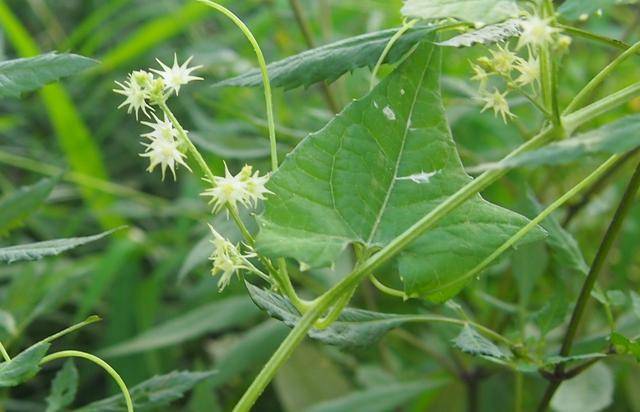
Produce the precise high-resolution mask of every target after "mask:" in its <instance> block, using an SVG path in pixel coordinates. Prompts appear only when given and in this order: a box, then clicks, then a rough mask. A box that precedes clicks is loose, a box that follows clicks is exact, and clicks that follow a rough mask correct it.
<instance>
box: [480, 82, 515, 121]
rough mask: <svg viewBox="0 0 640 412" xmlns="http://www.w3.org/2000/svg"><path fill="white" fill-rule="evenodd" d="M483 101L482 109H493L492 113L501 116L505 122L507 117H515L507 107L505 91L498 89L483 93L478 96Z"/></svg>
mask: <svg viewBox="0 0 640 412" xmlns="http://www.w3.org/2000/svg"><path fill="white" fill-rule="evenodd" d="M480 99H481V100H482V101H483V102H484V103H485V105H484V107H483V108H482V111H483V112H484V111H485V110H488V109H493V113H494V114H495V115H496V116H497V115H500V116H502V120H503V121H504V122H505V123H506V122H507V118H512V117H515V115H514V114H513V113H511V110H510V108H509V102H507V93H500V92H499V91H498V90H494V91H493V93H485V94H484V95H483V96H482V97H481V98H480Z"/></svg>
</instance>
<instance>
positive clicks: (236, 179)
mask: <svg viewBox="0 0 640 412" xmlns="http://www.w3.org/2000/svg"><path fill="white" fill-rule="evenodd" d="M210 183H212V184H213V187H212V188H211V189H207V190H205V191H204V192H203V193H202V196H211V201H210V202H209V203H210V204H213V212H214V213H217V212H218V211H220V209H222V208H223V207H224V206H226V205H229V206H231V207H233V208H237V207H238V203H240V204H242V205H244V206H247V204H248V200H247V195H246V190H247V183H246V182H245V181H243V180H242V179H241V178H240V174H238V175H236V176H233V175H232V174H231V173H230V172H229V169H228V168H227V165H226V164H225V166H224V177H220V176H215V177H214V181H213V182H210Z"/></svg>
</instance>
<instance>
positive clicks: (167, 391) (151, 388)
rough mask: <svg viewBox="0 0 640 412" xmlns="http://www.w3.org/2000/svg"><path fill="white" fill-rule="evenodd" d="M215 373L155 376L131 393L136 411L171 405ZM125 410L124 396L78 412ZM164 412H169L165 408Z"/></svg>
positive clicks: (175, 373)
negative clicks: (165, 411)
mask: <svg viewBox="0 0 640 412" xmlns="http://www.w3.org/2000/svg"><path fill="white" fill-rule="evenodd" d="M213 374H214V372H188V371H173V372H170V373H168V374H166V375H160V376H154V377H153V378H151V379H149V380H146V381H144V382H142V383H141V384H139V385H136V386H134V387H133V388H131V390H130V391H129V393H130V394H131V399H132V400H133V405H134V407H135V409H136V410H143V409H153V408H158V407H161V406H165V405H168V404H170V403H171V402H173V401H176V400H178V399H180V398H182V397H183V396H184V394H185V393H186V392H188V391H190V390H191V389H192V388H193V387H194V386H196V385H197V384H198V383H199V382H202V381H203V380H205V379H207V378H208V377H210V376H211V375H213ZM122 410H125V403H124V397H123V396H122V394H120V395H115V396H112V397H110V398H106V399H103V400H101V401H97V402H93V403H91V404H89V405H86V406H83V407H82V408H80V409H77V410H76V411H77V412H119V411H122ZM163 410H168V409H166V408H164V409H163Z"/></svg>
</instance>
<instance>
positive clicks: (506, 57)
mask: <svg viewBox="0 0 640 412" xmlns="http://www.w3.org/2000/svg"><path fill="white" fill-rule="evenodd" d="M518 59H519V57H518V56H516V54H515V53H513V52H512V51H511V50H509V46H505V47H501V46H498V50H491V59H490V60H489V61H490V64H491V67H493V69H494V70H495V71H496V72H498V73H499V74H501V75H503V76H508V75H509V73H511V70H513V68H514V63H516V62H517V61H518Z"/></svg>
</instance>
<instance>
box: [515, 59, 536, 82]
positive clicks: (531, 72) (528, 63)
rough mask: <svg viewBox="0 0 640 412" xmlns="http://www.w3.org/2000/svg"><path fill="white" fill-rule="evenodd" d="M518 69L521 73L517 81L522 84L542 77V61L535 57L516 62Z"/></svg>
mask: <svg viewBox="0 0 640 412" xmlns="http://www.w3.org/2000/svg"><path fill="white" fill-rule="evenodd" d="M516 70H517V71H518V72H519V73H520V76H518V78H517V79H516V83H517V84H518V85H520V86H526V85H528V84H531V83H534V82H536V81H537V80H538V79H539V78H540V62H539V61H538V59H537V58H535V57H531V58H529V60H524V59H522V60H519V61H518V63H517V64H516Z"/></svg>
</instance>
